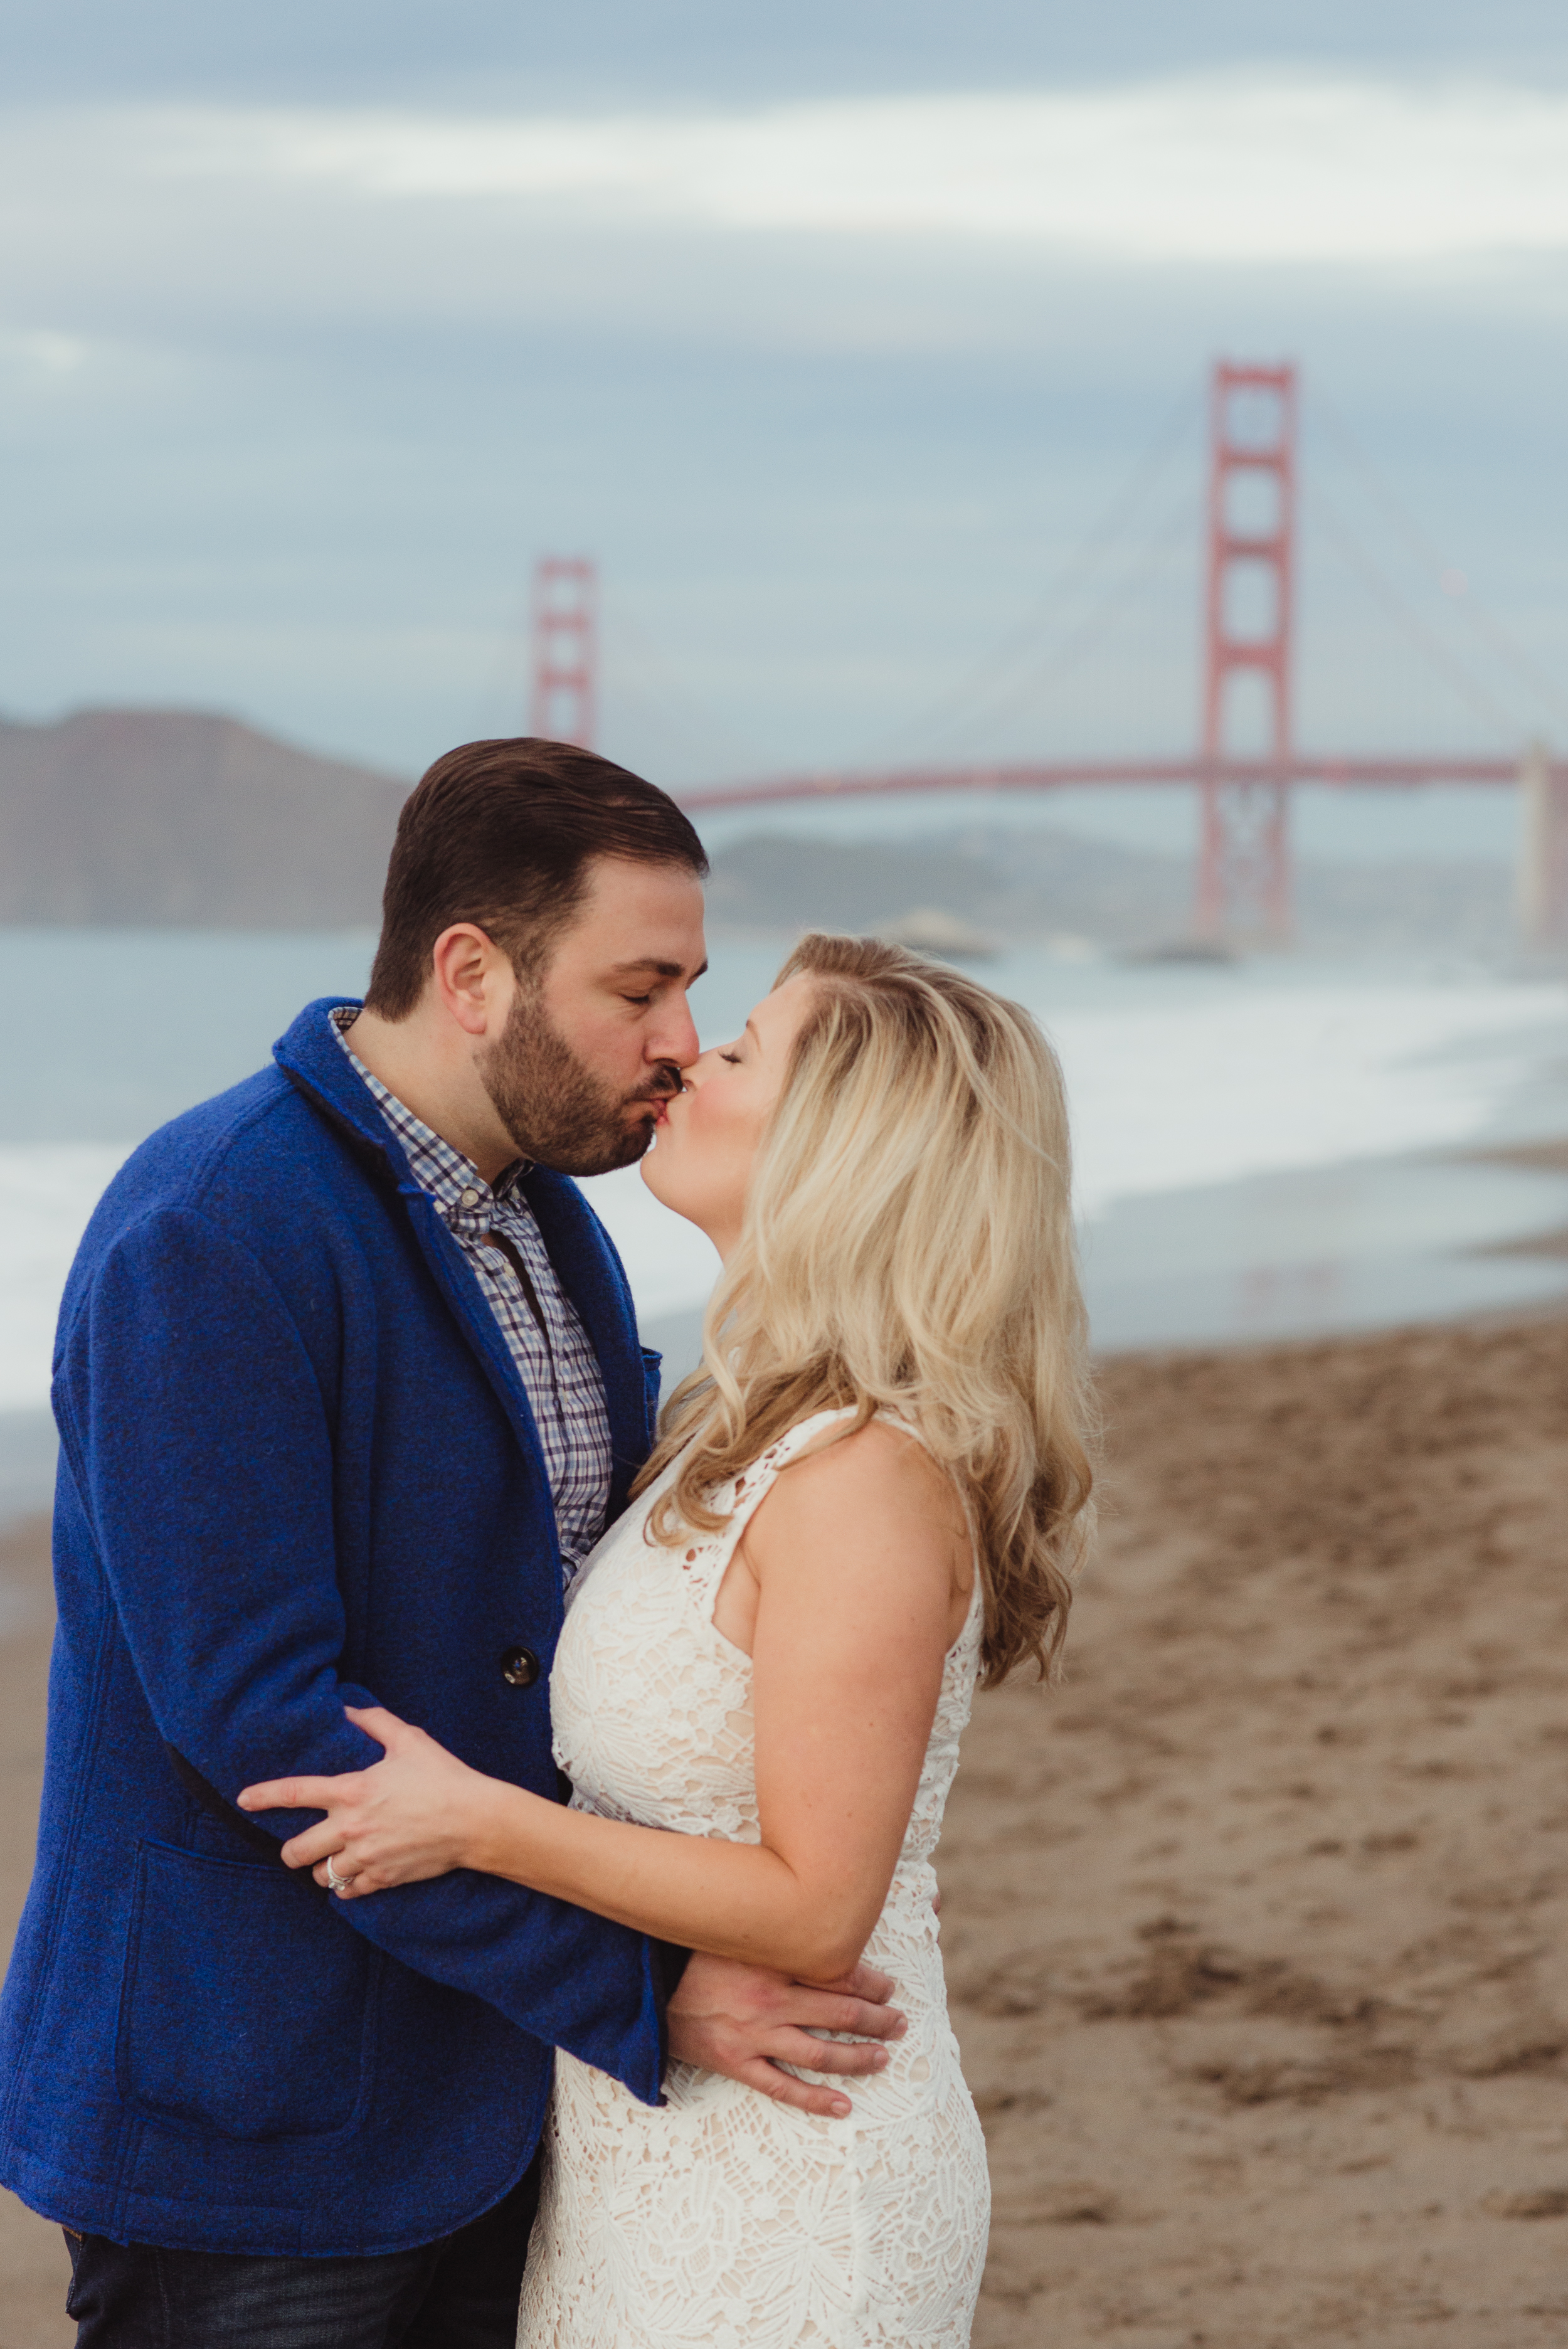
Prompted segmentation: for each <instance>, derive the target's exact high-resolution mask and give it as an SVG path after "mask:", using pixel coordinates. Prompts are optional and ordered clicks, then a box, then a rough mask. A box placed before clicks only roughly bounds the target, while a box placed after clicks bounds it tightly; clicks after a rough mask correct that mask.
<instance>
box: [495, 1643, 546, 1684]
mask: <svg viewBox="0 0 1568 2349" xmlns="http://www.w3.org/2000/svg"><path fill="white" fill-rule="evenodd" d="M500 1676H501V1678H502V1680H503V1681H510V1682H511V1685H512V1687H513V1688H531V1687H532V1686H533V1683H534V1682H535V1681H536V1680H537V1679H538V1678H539V1658H538V1657H537V1656H536V1655H535V1654H534V1652H533V1650H532V1649H531V1648H508V1649H506V1650H505V1651H504V1652H503V1654H502V1656H501V1660H500Z"/></svg>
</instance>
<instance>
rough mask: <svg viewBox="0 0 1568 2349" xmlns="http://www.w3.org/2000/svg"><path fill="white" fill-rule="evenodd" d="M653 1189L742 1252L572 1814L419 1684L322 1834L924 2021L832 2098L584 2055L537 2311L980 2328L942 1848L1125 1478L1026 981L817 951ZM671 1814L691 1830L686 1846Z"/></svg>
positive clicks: (580, 1766) (636, 1582)
mask: <svg viewBox="0 0 1568 2349" xmlns="http://www.w3.org/2000/svg"><path fill="white" fill-rule="evenodd" d="M643 1171H644V1176H645V1181H646V1182H647V1184H648V1186H649V1188H650V1189H651V1190H652V1191H653V1192H654V1193H655V1196H657V1197H658V1198H659V1199H661V1200H663V1202H664V1203H665V1206H669V1207H672V1208H674V1209H675V1210H676V1213H677V1214H678V1215H681V1216H686V1217H687V1218H689V1219H690V1220H691V1221H692V1222H694V1223H696V1224H698V1225H700V1226H701V1227H702V1228H703V1230H705V1231H706V1232H707V1234H708V1235H709V1237H711V1238H712V1240H713V1241H714V1243H715V1245H716V1247H717V1249H718V1251H719V1254H720V1256H721V1257H722V1259H723V1263H724V1270H723V1274H722V1277H721V1278H720V1280H719V1283H718V1286H717V1290H716V1292H715V1295H714V1299H713V1301H712V1304H711V1305H710V1307H709V1309H708V1313H707V1321H706V1324H705V1329H704V1350H703V1361H702V1365H701V1368H700V1369H699V1370H698V1371H696V1372H695V1373H694V1374H693V1375H692V1376H691V1377H690V1378H688V1379H686V1380H685V1381H683V1382H682V1384H681V1385H680V1386H679V1387H678V1388H677V1389H676V1393H675V1396H674V1397H673V1399H672V1401H671V1402H670V1404H669V1406H668V1409H667V1410H666V1412H665V1418H664V1423H663V1431H662V1433H661V1438H660V1442H659V1444H658V1447H657V1449H656V1451H655V1454H654V1456H653V1458H652V1459H651V1460H650V1461H649V1463H648V1464H647V1467H646V1469H645V1472H644V1475H643V1477H642V1480H641V1484H640V1486H639V1493H640V1498H639V1499H638V1500H637V1501H636V1502H635V1503H634V1506H633V1507H632V1508H631V1509H630V1510H629V1511H628V1513H627V1515H626V1516H624V1517H623V1519H622V1520H621V1522H620V1524H619V1525H617V1526H614V1528H613V1529H612V1530H611V1531H610V1532H609V1533H608V1534H607V1535H606V1536H605V1537H604V1538H603V1541H602V1542H601V1543H600V1545H599V1547H598V1548H597V1549H596V1550H595V1552H594V1553H593V1557H592V1558H591V1560H590V1561H589V1565H588V1567H587V1568H586V1569H585V1570H584V1572H583V1576H582V1578H580V1580H579V1582H578V1584H577V1586H576V1588H575V1590H574V1593H573V1603H572V1606H571V1609H570V1612H569V1614H568V1617H567V1620H566V1625H565V1628H564V1630H563V1631H562V1638H561V1642H560V1646H559V1649H558V1651H557V1654H556V1658H555V1663H554V1669H553V1672H552V1683H551V1699H552V1718H553V1724H554V1733H555V1744H556V1751H557V1756H558V1759H559V1761H560V1764H561V1766H562V1769H563V1770H564V1771H565V1772H566V1774H567V1775H568V1776H569V1777H570V1778H571V1780H572V1781H573V1788H574V1792H573V1799H572V1805H571V1807H570V1808H562V1807H560V1806H557V1805H554V1804H552V1803H549V1802H546V1801H543V1800H542V1799H541V1798H539V1797H538V1796H535V1795H529V1794H527V1793H525V1792H523V1791H522V1790H521V1789H520V1788H518V1787H515V1786H511V1785H501V1784H500V1783H498V1782H496V1781H493V1780H490V1779H487V1778H484V1777H482V1776H480V1775H479V1774H478V1773H476V1772H474V1771H471V1770H469V1769H468V1768H467V1767H466V1765H464V1764H461V1763H459V1762H458V1761H456V1760H455V1759H454V1758H453V1757H452V1756H451V1755H449V1754H447V1753H446V1752H445V1751H444V1749H442V1748H441V1747H440V1746H438V1745H437V1744H435V1743H434V1741H433V1740H431V1739H429V1738H428V1737H426V1736H425V1735H424V1734H423V1733H420V1732H418V1731H417V1730H414V1729H411V1728H408V1727H407V1726H406V1725H405V1724H404V1723H399V1722H397V1721H396V1720H395V1719H394V1718H393V1716H391V1715H390V1714H388V1713H385V1712H382V1711H380V1710H375V1711H366V1712H356V1713H354V1714H353V1718H354V1719H355V1720H356V1721H357V1722H358V1723H360V1724H361V1726H363V1727H364V1728H366V1729H367V1730H368V1731H369V1732H370V1733H371V1734H372V1735H373V1736H375V1737H376V1738H377V1741H378V1742H381V1743H383V1744H385V1746H386V1749H387V1753H386V1758H385V1760H383V1761H382V1762H381V1763H380V1764H377V1766H376V1767H375V1768H373V1769H371V1770H368V1771H366V1772H364V1773H361V1774H359V1775H357V1776H354V1777H347V1778H339V1779H315V1780H303V1781H293V1782H290V1784H289V1785H288V1786H287V1787H286V1788H285V1787H284V1786H283V1785H282V1784H281V1783H280V1784H278V1785H264V1786H258V1787H253V1788H252V1789H250V1790H249V1791H248V1793H247V1795H245V1796H244V1797H242V1800H243V1801H244V1802H245V1803H246V1804H247V1806H248V1807H250V1808H253V1809H268V1808H273V1807H276V1806H281V1805H282V1803H283V1801H284V1796H285V1794H286V1796H287V1800H288V1802H289V1803H290V1804H293V1805H298V1806H304V1807H315V1806H317V1805H320V1806H323V1807H324V1808H325V1811H326V1816H325V1819H324V1820H323V1821H322V1823H321V1824H320V1825H319V1826H315V1827H313V1828H311V1829H309V1830H308V1831H307V1832H306V1833H304V1834H303V1835H300V1836H297V1837H294V1841H293V1842H292V1843H291V1844H289V1845H287V1846H286V1847H285V1848H284V1857H285V1859H287V1860H288V1861H289V1862H290V1864H291V1865H292V1866H294V1867H307V1866H308V1867H313V1868H315V1871H316V1875H317V1878H318V1880H319V1881H321V1882H324V1883H326V1882H328V1881H330V1883H331V1885H332V1888H333V1889H339V1888H340V1887H346V1889H344V1891H343V1897H344V1898H346V1899H357V1898H361V1897H363V1896H364V1895H365V1894H366V1893H369V1892H374V1891H377V1890H379V1889H382V1888H383V1887H385V1886H387V1885H392V1884H400V1883H407V1882H410V1881H413V1880H414V1879H416V1878H421V1877H428V1876H434V1875H439V1874H441V1873H442V1872H443V1871H444V1870H446V1869H448V1868H478V1869H480V1870H485V1871H488V1872H490V1873H491V1874H494V1875H499V1876H503V1877H510V1878H513V1879H515V1880H516V1881H518V1882H520V1883H524V1884H529V1885H532V1886H535V1887H537V1888H538V1889H541V1890H543V1891H547V1892H551V1893H553V1894H556V1895H558V1896H560V1897H561V1898H562V1899H567V1900H572V1901H575V1902H576V1903H578V1904H579V1905H580V1906H582V1907H584V1908H588V1909H595V1910H597V1911H598V1912H599V1913H600V1914H602V1915H603V1916H607V1917H612V1918H615V1919H618V1920H620V1921H622V1922H624V1923H625V1924H628V1925H632V1926H634V1927H636V1928H638V1929H640V1930H644V1931H645V1932H648V1933H652V1934H654V1935H655V1936H657V1937H659V1938H660V1939H662V1940H667V1941H673V1942H677V1943H680V1944H683V1945H685V1946H688V1947H697V1948H702V1949H706V1950H712V1951H717V1952H718V1953H719V1954H721V1955H726V1956H730V1957H737V1958H742V1959H747V1960H749V1961H752V1962H760V1963H763V1964H767V1965H772V1966H777V1967H779V1968H781V1969H783V1970H785V1971H789V1973H791V1974H793V1975H796V1976H799V1977H803V1978H806V1979H816V1980H823V1981H826V1980H830V1979H831V1978H832V1977H834V1976H836V1975H838V1974H840V1973H841V1972H842V1971H845V1969H846V1968H848V1967H849V1966H850V1965H851V1964H852V1963H853V1962H854V1961H855V1960H856V1959H858V1958H859V1957H860V1956H861V1953H862V1951H863V1952H864V1953H865V1955H866V1956H867V1957H868V1958H869V1959H870V1960H871V1961H872V1962H873V1963H875V1964H876V1965H878V1966H881V1967H882V1968H884V1969H885V1970H886V1971H889V1972H891V1973H892V1975H893V1976H894V1977H895V1979H896V1981H897V1982H898V1984H899V1996H900V1999H901V2001H902V2002H903V2006H904V2008H905V2009H906V2011H907V2015H908V2029H907V2032H906V2033H905V2035H904V2036H903V2038H902V2039H900V2040H898V2041H897V2042H895V2043H894V2045H893V2047H892V2051H891V2054H889V2057H888V2060H887V2062H886V2066H885V2069H883V2070H882V2071H881V2072H880V2073H879V2074H878V2075H875V2076H874V2077H873V2078H872V2079H870V2080H868V2081H867V2082H865V2083H864V2084H863V2085H861V2086H859V2087H858V2088H857V2091H856V2096H855V2102H854V2105H853V2107H852V2110H851V2106H850V2104H849V2102H848V2100H847V2099H845V2098H843V2097H839V2098H838V2099H837V2111H838V2117H836V2118H830V2119H822V2118H819V2117H813V2116H808V2115H806V2114H802V2113H799V2112H798V2111H795V2110H792V2109H790V2108H789V2107H787V2106H781V2105H779V2103H777V2102H774V2101H769V2097H770V2096H771V2095H774V2094H776V2092H777V2089H778V2087H779V2085H780V2081H781V2075H779V2073H778V2072H777V2071H775V2070H774V2069H773V2067H771V2066H769V2065H768V2064H759V2065H758V2077H757V2081H756V2088H757V2089H758V2090H759V2091H761V2092H762V2093H760V2094H756V2093H753V2091H752V2090H751V2089H749V2088H747V2087H742V2086H738V2085H736V2084H735V2083H734V2082H731V2081H728V2080H725V2079H721V2078H718V2077H717V2075H712V2074H708V2073H699V2072H695V2071H692V2070H690V2069H688V2068H687V2067H685V2066H682V2065H678V2064H677V2065H675V2066H673V2067H672V2069H671V2073H670V2076H669V2079H668V2083H667V2098H666V2103H665V2106H664V2107H663V2108H662V2109H660V2110H658V2111H650V2110H649V2109H648V2108H647V2107H646V2106H640V2105H638V2104H637V2103H635V2102H634V2099H633V2098H632V2097H631V2096H630V2095H628V2094H627V2093H626V2091H625V2090H624V2089H623V2088H622V2087H621V2086H620V2085H619V2084H618V2083H617V2082H615V2081H614V2080H611V2079H609V2078H608V2077H607V2076H605V2075H603V2074H602V2073H598V2072H595V2071H593V2070H592V2069H591V2068H590V2067H588V2066H586V2065H584V2064H580V2063H578V2062H576V2061H575V2060H574V2059H573V2057H571V2056H570V2055H567V2054H561V2055H560V2056H559V2057H558V2060H557V2072H556V2085H555V2091H554V2097H553V2103H552V2114H551V2121H550V2127H549V2133H548V2137H549V2161H548V2168H547V2177H546V2183H545V2189H544V2199H543V2202H542V2209H541V2216H540V2220H539V2223H538V2226H537V2227H536V2229H535V2232H534V2237H533V2247H532V2251H531V2256H530V2261H529V2268H528V2274H527V2280H526V2282H525V2285H524V2292H523V2306H522V2326H521V2336H520V2337H521V2340H523V2341H524V2342H526V2343H528V2344H531V2349H532V2344H547V2343H548V2344H556V2349H589V2344H593V2349H608V2344H614V2345H615V2349H636V2344H650V2349H651V2344H654V2343H655V2342H656V2343H659V2344H676V2343H679V2344H691V2349H698V2345H699V2344H700V2349H713V2345H714V2344H724V2343H734V2344H741V2343H745V2344H779V2349H784V2344H791V2349H792V2345H793V2344H797V2343H800V2342H813V2343H818V2344H824V2349H826V2345H827V2344H833V2349H840V2344H841V2349H865V2345H866V2344H894V2343H896V2344H900V2349H913V2345H914V2344H921V2349H938V2344H940V2349H953V2344H962V2343H964V2342H966V2341H967V2339H968V2337H969V2325H970V2319H971V2316H972V2313H973V2310H974V2305H975V2294H976V2292H977V2291H978V2288H979V2281H980V2270H981V2265H982V2261H983V2260H984V2256H985V2231H986V2218H987V2202H988V2195H987V2187H986V2178H985V2151H984V2147H983V2144H982V2141H981V2137H980V2131H979V2127H978V2124H977V2122H976V2120H975V2110H974V2106H973V2105H972V2103H971V2102H970V2099H969V2095H968V2092H967V2090H966V2089H965V2085H964V2081H963V2077H962V2075H961V2073H960V2070H959V2066H958V2054H957V2048H956V2045H955V2044H954V2039H953V2035H952V2033H951V2031H950V2030H949V2028H948V2023H947V2016H946V2009H945V2002H944V1988H943V1979H942V1967H941V1961H940V1958H939V1955H938V1951H937V1945H936V1927H935V1920H934V1911H933V1894H934V1876H933V1873H932V1870H931V1867H930V1864H929V1861H930V1854H931V1852H932V1849H933V1847H934V1845H935V1842H936V1837H937V1834H938V1831H939V1828H940V1826H941V1820H942V1811H943V1806H944V1802H945V1799H946V1795H947V1790H948V1787H949V1785H951V1783H952V1780H953V1775H954V1769H955V1767H956V1764H957V1749H958V1738H959V1733H960V1732H961V1730H962V1729H963V1726H964V1723H965V1720H966V1719H967V1717H968V1713H969V1708H970V1702H971V1699H972V1695H973V1692H974V1687H975V1681H976V1678H977V1677H983V1678H984V1679H985V1680H986V1681H988V1682H995V1681H998V1680H1000V1679H1001V1678H1002V1677H1003V1676H1004V1675H1005V1674H1006V1672H1007V1671H1009V1670H1010V1669H1011V1668H1012V1667H1013V1666H1014V1665H1016V1664H1018V1663H1020V1662H1022V1661H1026V1660H1030V1659H1033V1660H1034V1661H1037V1663H1038V1664H1039V1665H1040V1666H1041V1668H1042V1669H1048V1668H1049V1667H1050V1665H1051V1664H1052V1662H1053V1661H1054V1660H1055V1657H1056V1655H1057V1650H1058V1649H1059V1647H1060V1643H1061V1639H1062V1634H1063V1631H1064V1629H1065V1626H1066V1620H1067V1612H1068V1603H1069V1598H1070V1585H1069V1574H1070V1570H1071V1568H1072V1567H1073V1565H1074V1564H1075V1562H1076V1558H1077V1555H1078V1548H1079V1547H1080V1542H1081V1535H1082V1529H1083V1527H1084V1526H1085V1524H1086V1522H1087V1519H1086V1516H1085V1511H1086V1505H1087V1502H1088V1491H1089V1468H1088V1457H1087V1451H1086V1429H1087V1423H1088V1402H1087V1389H1086V1381H1085V1371H1084V1351H1083V1312H1082V1307H1081V1303H1080V1299H1079V1295H1078V1280H1077V1272H1076V1266H1075V1259H1074V1251H1073V1240H1072V1227H1071V1221H1070V1215H1069V1203H1068V1142H1067V1123H1066V1114H1065V1110H1064V1105H1063V1100H1062V1091H1061V1081H1060V1076H1059V1072H1058V1071H1057V1065H1056V1062H1055V1061H1054V1059H1053V1057H1052V1055H1051V1053H1050V1051H1049V1050H1048V1048H1047V1045H1046V1043H1045V1041H1044V1039H1043V1038H1042V1037H1041V1035H1040V1033H1039V1031H1038V1030H1037V1028H1036V1027H1035V1025H1034V1023H1033V1022H1032V1021H1031V1020H1030V1019H1029V1018H1028V1017H1027V1015H1026V1013H1024V1012H1023V1011H1021V1010H1020V1009H1018V1008H1017V1007H1016V1005H1014V1004H1010V1003H1007V1002H1005V1001H1004V1000H1002V999H1000V998H999V997H997V996H995V995H993V994H992V993H990V992H989V991H988V990H987V989H986V988H983V987H980V986H978V985H977V984H975V981H974V980H972V979H970V978H966V977H965V976H964V975H962V974H961V973H959V972H956V971H954V970H950V969H947V968H943V967H941V966H938V965H932V964H928V963H925V962H923V961H922V960H920V959H919V958H918V957H915V956H913V955H910V954H906V953H904V952H903V951H902V950H901V949H899V948H897V947H887V946H882V945H879V944H875V943H872V942H869V941H865V940H861V939H852V938H830V937H808V938H806V939H805V940H804V941H803V942H802V943H801V945H800V946H799V948H798V949H797V951H796V952H795V953H794V954H793V955H792V956H791V957H790V958H789V962H788V963H787V964H786V965H785V967H784V969H783V971H782V972H781V974H780V976H779V983H778V985H777V987H776V988H775V990H774V992H773V993H772V994H771V995H770V996H769V998H768V999H767V1000H766V1001H765V1002H764V1003H762V1004H760V1005H759V1006H758V1009H757V1010H756V1011H755V1013H754V1014H753V1016H752V1018H751V1019H749V1020H748V1022H747V1026H746V1032H745V1034H744V1036H743V1037H742V1038H741V1039H740V1040H738V1042H737V1043H736V1044H734V1045H732V1046H728V1047H727V1048H725V1049H724V1050H716V1051H710V1052H705V1053H704V1054H703V1055H702V1057H701V1058H700V1059H699V1060H698V1061H696V1062H695V1063H694V1065H693V1066H692V1067H691V1068H690V1069H689V1070H687V1071H686V1088H685V1091H684V1092H682V1093H681V1094H680V1095H679V1096H678V1097H676V1099H675V1100H674V1101H672V1102H670V1103H669V1104H668V1107H667V1110H666V1112H665V1114H664V1115H662V1116H661V1119H660V1122H659V1127H658V1132H657V1135H656V1139H655V1147H654V1150H653V1152H652V1154H650V1155H649V1157H648V1158H646V1159H645V1161H644V1169H643ZM671 1830H674V1832H673V1833H672V1832H670V1831H671Z"/></svg>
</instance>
